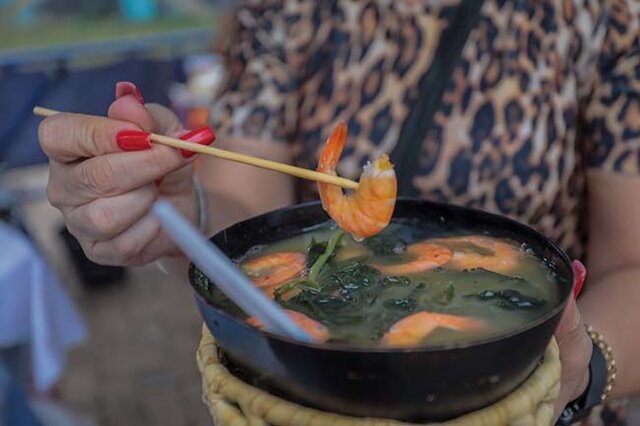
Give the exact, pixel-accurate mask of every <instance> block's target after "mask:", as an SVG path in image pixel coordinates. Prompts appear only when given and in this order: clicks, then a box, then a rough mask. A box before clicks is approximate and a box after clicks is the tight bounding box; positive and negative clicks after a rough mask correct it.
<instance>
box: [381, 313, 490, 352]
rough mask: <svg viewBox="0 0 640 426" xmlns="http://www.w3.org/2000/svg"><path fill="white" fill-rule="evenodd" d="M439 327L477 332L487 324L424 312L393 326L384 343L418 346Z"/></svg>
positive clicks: (473, 319) (476, 320)
mask: <svg viewBox="0 0 640 426" xmlns="http://www.w3.org/2000/svg"><path fill="white" fill-rule="evenodd" d="M438 327H444V328H448V329H450V330H457V331H476V330H482V329H483V328H485V327H486V324H485V322H484V321H481V320H478V319H475V318H470V317H462V316H457V315H447V314H439V313H436V312H427V311H422V312H417V313H415V314H412V315H409V316H408V317H405V318H403V319H401V320H400V321H398V322H396V323H395V324H393V325H392V326H391V328H390V329H389V331H387V332H386V333H385V335H384V336H383V337H382V343H383V344H385V345H389V346H403V347H407V346H416V345H418V344H419V343H420V342H421V341H422V340H424V339H425V338H426V337H427V336H428V335H429V334H431V333H432V332H433V331H434V330H435V329H436V328H438Z"/></svg>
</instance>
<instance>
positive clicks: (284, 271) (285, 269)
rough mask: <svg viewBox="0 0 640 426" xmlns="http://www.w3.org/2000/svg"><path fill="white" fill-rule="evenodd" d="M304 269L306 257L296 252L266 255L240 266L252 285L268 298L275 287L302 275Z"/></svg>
mask: <svg viewBox="0 0 640 426" xmlns="http://www.w3.org/2000/svg"><path fill="white" fill-rule="evenodd" d="M306 267H307V257H306V256H305V255H304V254H302V253H296V252H282V253H273V254H267V255H265V256H262V257H259V258H257V259H252V260H250V261H248V262H246V263H244V264H243V265H242V269H243V270H244V272H245V273H246V274H247V275H248V276H249V278H251V280H252V281H253V283H254V284H255V285H256V286H258V287H259V288H261V289H263V290H265V291H266V292H267V294H269V295H270V296H272V295H273V291H274V290H275V289H276V288H277V287H279V286H280V285H282V284H284V283H286V282H287V281H289V280H291V279H293V278H296V277H297V276H299V275H300V274H302V272H303V271H304V270H305V269H306Z"/></svg>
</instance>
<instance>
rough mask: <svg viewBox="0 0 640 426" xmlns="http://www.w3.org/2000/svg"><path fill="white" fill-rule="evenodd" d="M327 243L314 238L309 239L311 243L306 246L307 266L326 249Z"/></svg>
mask: <svg viewBox="0 0 640 426" xmlns="http://www.w3.org/2000/svg"><path fill="white" fill-rule="evenodd" d="M328 244H329V242H328V241H320V242H317V241H316V240H315V238H314V239H312V240H311V244H309V247H308V248H307V268H311V267H312V266H313V264H314V263H316V261H317V260H318V258H319V257H320V256H322V255H323V254H324V252H325V251H327V245H328Z"/></svg>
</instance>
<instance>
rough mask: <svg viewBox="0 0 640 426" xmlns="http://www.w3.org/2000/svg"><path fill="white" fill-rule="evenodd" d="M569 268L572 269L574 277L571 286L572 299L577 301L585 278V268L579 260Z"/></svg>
mask: <svg viewBox="0 0 640 426" xmlns="http://www.w3.org/2000/svg"><path fill="white" fill-rule="evenodd" d="M571 266H572V267H573V275H574V277H575V279H574V284H573V297H574V298H575V299H577V298H578V295H579V294H580V291H581V290H582V287H583V286H584V281H585V279H586V278H587V268H585V267H584V265H583V264H582V262H580V261H579V260H574V261H573V262H571Z"/></svg>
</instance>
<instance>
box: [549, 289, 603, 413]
mask: <svg viewBox="0 0 640 426" xmlns="http://www.w3.org/2000/svg"><path fill="white" fill-rule="evenodd" d="M555 337H556V340H557V341H558V345H559V346H560V362H561V364H562V377H561V379H560V382H561V388H560V395H558V399H557V400H556V403H555V407H554V408H555V417H554V419H557V418H558V417H559V416H560V414H561V413H562V410H564V408H565V406H566V405H567V404H568V403H570V402H571V401H573V400H575V399H577V398H578V397H579V396H580V395H582V394H583V393H584V391H585V389H586V387H587V385H588V384H589V362H590V360H591V351H592V349H593V346H592V342H591V338H590V337H589V335H588V334H587V332H586V330H585V327H584V324H583V323H582V319H581V318H580V312H579V311H578V306H577V305H576V301H575V299H574V298H573V297H571V298H570V299H569V302H568V304H567V307H566V309H565V312H564V314H563V316H562V319H561V320H560V324H559V326H558V328H557V330H556V333H555Z"/></svg>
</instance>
